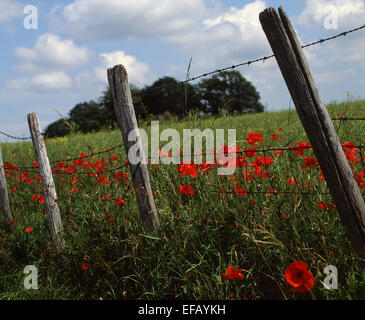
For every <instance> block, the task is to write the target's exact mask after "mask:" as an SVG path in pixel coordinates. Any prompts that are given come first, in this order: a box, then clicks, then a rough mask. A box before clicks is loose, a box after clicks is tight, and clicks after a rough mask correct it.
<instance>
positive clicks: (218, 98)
mask: <svg viewBox="0 0 365 320" xmlns="http://www.w3.org/2000/svg"><path fill="white" fill-rule="evenodd" d="M198 88H199V92H200V94H201V97H202V99H203V103H204V107H205V109H204V111H205V112H209V113H211V114H218V113H219V109H220V108H223V109H225V110H227V111H229V112H234V111H236V112H238V113H248V112H263V111H264V106H263V105H262V104H261V103H260V95H259V93H258V92H257V91H256V89H255V87H254V86H253V85H252V84H251V83H250V82H249V81H247V80H246V79H245V78H244V77H242V75H241V73H240V72H238V71H225V72H221V73H219V74H216V75H213V76H212V77H211V78H208V79H203V80H202V81H200V83H199V85H198Z"/></svg>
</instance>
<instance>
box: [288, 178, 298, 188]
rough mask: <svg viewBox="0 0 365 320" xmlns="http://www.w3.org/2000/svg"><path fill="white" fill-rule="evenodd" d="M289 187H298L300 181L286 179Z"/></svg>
mask: <svg viewBox="0 0 365 320" xmlns="http://www.w3.org/2000/svg"><path fill="white" fill-rule="evenodd" d="M286 181H287V183H288V185H289V186H296V185H297V184H298V180H295V179H294V178H290V177H289V178H288V179H286Z"/></svg>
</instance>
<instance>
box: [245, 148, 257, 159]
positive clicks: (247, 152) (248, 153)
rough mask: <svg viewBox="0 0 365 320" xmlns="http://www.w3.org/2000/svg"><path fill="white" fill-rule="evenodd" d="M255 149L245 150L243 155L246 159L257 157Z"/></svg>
mask: <svg viewBox="0 0 365 320" xmlns="http://www.w3.org/2000/svg"><path fill="white" fill-rule="evenodd" d="M256 150H257V149H256V148H253V149H245V155H246V157H247V158H252V157H258V155H257V154H256Z"/></svg>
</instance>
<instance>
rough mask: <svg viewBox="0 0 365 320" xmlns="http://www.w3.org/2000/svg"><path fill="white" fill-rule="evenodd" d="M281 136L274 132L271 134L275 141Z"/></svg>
mask: <svg viewBox="0 0 365 320" xmlns="http://www.w3.org/2000/svg"><path fill="white" fill-rule="evenodd" d="M279 138H280V137H279V136H278V135H277V134H276V133H273V135H272V136H271V138H270V140H272V141H274V140H278V139H279Z"/></svg>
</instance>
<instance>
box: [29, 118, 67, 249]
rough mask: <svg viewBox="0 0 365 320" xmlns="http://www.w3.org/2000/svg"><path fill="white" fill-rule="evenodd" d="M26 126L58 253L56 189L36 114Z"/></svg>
mask: <svg viewBox="0 0 365 320" xmlns="http://www.w3.org/2000/svg"><path fill="white" fill-rule="evenodd" d="M28 124H29V130H30V134H31V136H32V141H33V146H34V151H35V155H36V158H37V161H38V167H39V173H40V176H41V178H42V193H43V197H44V203H45V207H46V212H47V214H48V223H49V228H50V232H51V237H52V239H53V241H54V243H55V246H56V250H57V251H60V250H61V249H62V248H63V246H64V239H63V228H62V221H61V213H60V209H59V207H58V204H57V194H56V187H55V184H54V181H53V176H52V170H51V166H50V163H49V159H48V156H47V149H46V145H45V143H44V140H43V136H42V133H41V127H40V124H39V119H38V116H37V114H36V113H30V114H28Z"/></svg>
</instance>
